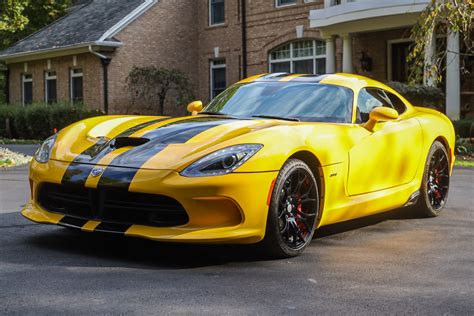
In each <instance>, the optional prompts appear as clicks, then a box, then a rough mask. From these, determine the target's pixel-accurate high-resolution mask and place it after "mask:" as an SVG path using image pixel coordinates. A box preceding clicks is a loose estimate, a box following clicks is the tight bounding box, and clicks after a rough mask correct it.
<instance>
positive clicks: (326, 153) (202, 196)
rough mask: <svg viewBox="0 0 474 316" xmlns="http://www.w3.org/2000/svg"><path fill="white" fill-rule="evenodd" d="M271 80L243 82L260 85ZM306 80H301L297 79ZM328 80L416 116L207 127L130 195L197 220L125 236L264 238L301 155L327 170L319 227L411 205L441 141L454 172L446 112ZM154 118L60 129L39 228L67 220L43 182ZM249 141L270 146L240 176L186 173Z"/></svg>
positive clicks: (158, 161)
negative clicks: (284, 170) (278, 195)
mask: <svg viewBox="0 0 474 316" xmlns="http://www.w3.org/2000/svg"><path fill="white" fill-rule="evenodd" d="M262 76H263V75H258V76H254V77H251V78H248V79H245V80H242V81H240V82H239V83H240V84H246V83H250V82H252V81H254V80H256V79H258V78H260V77H262ZM289 77H291V76H287V77H285V78H289ZM285 78H284V79H285ZM296 78H297V76H293V77H292V78H291V79H288V80H293V79H295V80H296ZM321 83H322V84H333V85H341V86H345V87H348V88H349V89H351V90H352V91H353V92H354V100H357V96H358V92H359V90H360V89H361V88H364V87H377V88H382V89H385V90H387V91H390V92H392V93H394V94H395V95H397V96H398V97H400V98H401V99H402V101H404V102H405V104H406V106H407V110H406V111H405V112H404V113H402V114H401V115H399V116H398V117H390V115H391V114H390V113H384V115H385V114H386V115H388V116H389V117H388V118H389V119H390V121H388V122H382V121H380V120H381V119H382V120H385V119H387V117H385V118H384V117H378V118H377V122H376V123H375V124H374V126H373V128H371V129H370V130H368V129H367V128H365V127H364V126H363V125H362V124H356V123H355V122H356V117H355V109H356V105H357V104H356V102H355V101H354V104H353V122H352V123H349V124H336V123H311V122H285V121H279V120H264V119H261V120H257V119H256V120H241V121H239V120H236V121H229V123H226V124H223V125H220V126H217V127H214V128H211V129H209V130H206V131H204V132H202V133H200V134H198V135H196V136H195V137H193V138H191V139H190V140H189V141H188V142H186V143H184V144H170V145H168V146H167V147H166V148H165V149H164V150H163V151H161V152H160V153H158V154H156V155H155V156H154V157H151V158H150V159H149V160H148V161H147V162H146V163H145V164H144V165H143V166H142V168H141V169H140V170H138V171H137V173H136V175H135V177H134V179H133V181H132V183H131V185H130V187H129V190H130V191H133V192H141V193H149V194H160V195H166V196H169V197H172V198H174V199H176V200H178V201H179V202H180V203H181V204H182V205H183V207H184V208H185V209H186V211H187V213H188V215H189V218H190V220H189V223H187V224H186V225H183V226H177V227H166V228H157V227H148V226H143V225H133V226H131V227H130V228H129V229H128V230H127V231H126V233H125V234H126V235H129V236H136V237H143V238H148V239H153V240H163V241H172V242H199V243H206V242H207V243H255V242H258V241H259V240H261V239H262V238H263V237H264V234H265V226H266V219H267V213H268V206H267V198H268V192H269V190H270V187H271V184H272V181H273V180H274V179H275V178H276V177H277V175H278V172H279V170H280V169H281V167H282V166H283V164H284V163H285V162H286V161H287V160H288V159H289V158H290V157H291V156H292V155H294V154H298V153H301V152H305V153H306V154H308V155H312V156H313V157H314V158H315V159H317V161H319V164H318V165H316V166H312V167H314V169H316V170H319V172H320V176H321V188H320V191H321V196H322V201H321V202H322V203H321V213H320V218H319V222H318V224H317V225H318V226H323V225H328V224H332V223H337V222H341V221H346V220H349V219H353V218H358V217H362V216H366V215H370V214H375V213H379V212H383V211H386V210H390V209H394V208H398V207H401V206H402V205H404V204H405V203H406V202H407V200H408V198H409V196H410V195H411V194H412V193H413V192H415V191H417V190H418V189H419V188H420V186H421V181H422V175H423V170H424V164H425V161H426V157H427V154H428V151H429V149H430V146H431V144H432V143H433V142H434V141H435V140H436V139H439V140H441V141H442V142H443V143H444V144H445V145H446V147H447V149H448V152H449V153H451V157H450V158H451V161H450V162H451V167H452V166H453V164H454V159H455V157H454V154H453V150H454V139H455V135H454V129H453V126H452V124H451V123H450V121H449V119H448V118H447V117H446V116H444V115H443V114H441V113H439V112H437V111H434V110H430V109H425V108H416V107H413V106H412V105H411V104H410V103H409V102H408V101H406V99H404V98H403V97H402V96H401V95H399V94H398V93H397V92H396V91H394V90H393V89H391V88H389V87H387V86H385V85H384V84H382V83H379V82H377V81H374V80H371V79H368V78H364V77H360V76H356V75H345V74H335V75H328V76H326V77H324V79H323V80H321ZM392 116H393V115H392ZM187 118H189V117H187ZM187 118H173V119H171V118H170V119H169V120H165V121H162V122H158V123H155V124H152V125H150V126H148V127H145V128H143V129H141V130H139V131H137V132H135V133H134V134H133V135H132V137H142V136H143V135H145V134H146V133H147V132H149V131H151V130H153V129H155V128H158V127H160V126H164V125H166V124H168V123H170V122H176V121H179V120H184V119H187ZM153 119H156V117H150V116H143V117H142V116H133V117H130V116H103V117H98V118H92V119H87V120H84V121H81V122H78V123H76V124H73V125H71V126H69V127H67V128H66V129H64V130H62V131H60V132H59V133H58V140H57V144H56V146H55V148H54V150H53V154H52V160H51V161H50V162H49V163H47V164H39V163H37V162H35V161H34V160H33V162H32V163H31V168H30V178H31V180H32V182H33V186H32V191H33V192H32V196H33V198H32V200H31V202H30V203H29V204H28V205H27V206H26V207H25V208H24V209H23V211H22V214H23V215H24V216H25V217H27V218H29V219H31V220H33V221H36V222H41V223H50V224H57V223H58V221H59V220H60V219H61V217H62V215H58V214H53V213H49V212H47V211H45V210H43V209H42V208H41V207H40V206H39V205H38V204H37V196H36V191H37V188H38V186H40V185H41V183H42V182H51V183H61V179H62V176H63V174H64V172H65V170H66V169H67V167H68V165H69V163H70V162H71V161H72V160H73V159H74V157H76V156H77V155H79V154H80V153H81V152H82V151H83V150H85V149H86V148H88V147H89V146H91V145H92V144H94V143H95V142H96V141H97V137H98V136H104V137H108V138H113V137H115V136H116V135H118V134H120V133H121V132H123V131H125V130H126V129H128V128H130V127H132V126H135V125H138V124H140V123H143V122H148V121H151V120H153ZM91 131H93V132H91ZM91 134H93V135H91ZM92 136H93V137H92ZM245 143H258V144H263V145H264V147H263V148H262V149H261V150H260V151H259V152H258V153H257V154H255V155H254V156H253V157H252V158H251V159H250V160H249V161H247V162H246V163H245V164H243V165H242V166H241V167H239V168H238V169H237V170H236V171H235V172H234V173H231V174H228V175H223V176H215V177H198V178H186V177H182V176H181V175H180V174H179V172H180V171H181V170H183V169H184V168H185V167H186V166H188V165H189V164H191V163H192V162H194V161H196V160H197V159H200V158H201V157H203V156H205V155H207V154H210V153H212V152H214V151H216V150H219V149H221V148H224V147H227V146H232V145H236V144H245ZM120 150H123V151H125V150H127V149H126V148H121V149H119V150H116V151H114V152H112V153H110V154H109V155H107V156H106V157H104V158H103V159H102V160H101V161H100V164H103V165H104V166H107V165H108V164H109V163H110V161H111V160H112V159H113V157H114V156H116V155H117V154H119V153H120ZM87 186H88V187H90V188H95V187H96V182H95V180H92V179H88V180H87ZM96 224H97V225H98V222H96V221H89V222H88V223H87V224H86V225H85V226H84V228H83V229H84V230H86V231H93V230H94V229H95V228H96Z"/></svg>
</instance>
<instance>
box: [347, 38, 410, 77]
mask: <svg viewBox="0 0 474 316" xmlns="http://www.w3.org/2000/svg"><path fill="white" fill-rule="evenodd" d="M409 37H410V29H395V30H386V31H378V32H367V33H358V34H354V35H353V41H352V45H353V49H352V55H353V66H354V73H357V74H360V75H363V76H367V77H370V78H374V79H376V80H380V81H387V80H388V74H387V71H388V64H387V63H388V57H387V54H388V50H387V49H388V43H389V41H391V40H399V39H408V38H409ZM340 49H341V50H342V44H341V48H340ZM339 52H340V51H339ZM362 52H365V53H366V54H367V55H368V56H369V57H370V58H371V59H372V71H370V72H366V71H363V70H362V68H361V65H360V58H361V56H362ZM341 56H342V53H341Z"/></svg>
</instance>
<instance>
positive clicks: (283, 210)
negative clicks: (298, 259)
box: [262, 159, 319, 257]
mask: <svg viewBox="0 0 474 316" xmlns="http://www.w3.org/2000/svg"><path fill="white" fill-rule="evenodd" d="M318 210H319V190H318V184H317V182H316V179H315V178H314V175H313V173H312V171H311V169H310V168H309V167H308V165H306V164H305V163H304V162H302V161H300V160H297V159H290V160H288V161H287V162H286V163H285V165H284V166H283V168H282V169H281V170H280V173H279V174H278V177H277V179H276V181H275V186H274V188H273V192H272V198H271V202H270V208H269V212H268V219H267V229H266V234H265V239H264V240H263V242H262V246H263V247H264V250H265V252H266V253H267V254H269V255H272V256H276V257H293V256H297V255H299V254H300V253H302V252H303V250H304V249H305V248H306V247H307V246H308V245H309V244H310V242H311V239H312V238H313V234H314V230H315V226H316V219H317V216H318Z"/></svg>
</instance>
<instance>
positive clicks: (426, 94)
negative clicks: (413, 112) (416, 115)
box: [388, 81, 446, 111]
mask: <svg viewBox="0 0 474 316" xmlns="http://www.w3.org/2000/svg"><path fill="white" fill-rule="evenodd" d="M388 85H389V86H390V87H391V88H392V89H394V90H396V91H397V92H398V93H400V94H401V95H403V96H404V97H405V98H406V99H407V100H408V101H410V103H411V104H413V105H414V106H422V107H428V108H433V109H436V110H439V111H444V104H445V102H446V99H445V95H444V93H443V92H442V91H441V90H440V89H439V88H436V87H426V86H423V85H408V84H406V83H401V82H396V81H392V82H389V83H388Z"/></svg>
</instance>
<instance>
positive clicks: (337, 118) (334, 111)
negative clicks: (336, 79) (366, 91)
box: [204, 82, 353, 123]
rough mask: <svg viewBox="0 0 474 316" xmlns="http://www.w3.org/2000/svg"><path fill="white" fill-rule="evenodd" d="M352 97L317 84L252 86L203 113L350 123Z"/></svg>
mask: <svg viewBox="0 0 474 316" xmlns="http://www.w3.org/2000/svg"><path fill="white" fill-rule="evenodd" d="M352 99H353V93H352V91H351V90H350V89H348V88H344V87H341V86H335V85H327V84H319V83H301V82H299V83H292V82H254V83H250V84H245V85H234V86H232V87H230V88H229V89H227V90H225V91H224V92H222V93H221V94H219V95H218V96H217V97H215V98H214V99H213V100H212V101H211V103H209V104H208V105H207V106H206V108H205V109H204V112H208V113H219V114H227V115H232V116H242V117H254V116H262V117H264V116H272V117H283V118H294V119H298V120H300V121H308V122H335V123H350V122H351V119H352Z"/></svg>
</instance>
